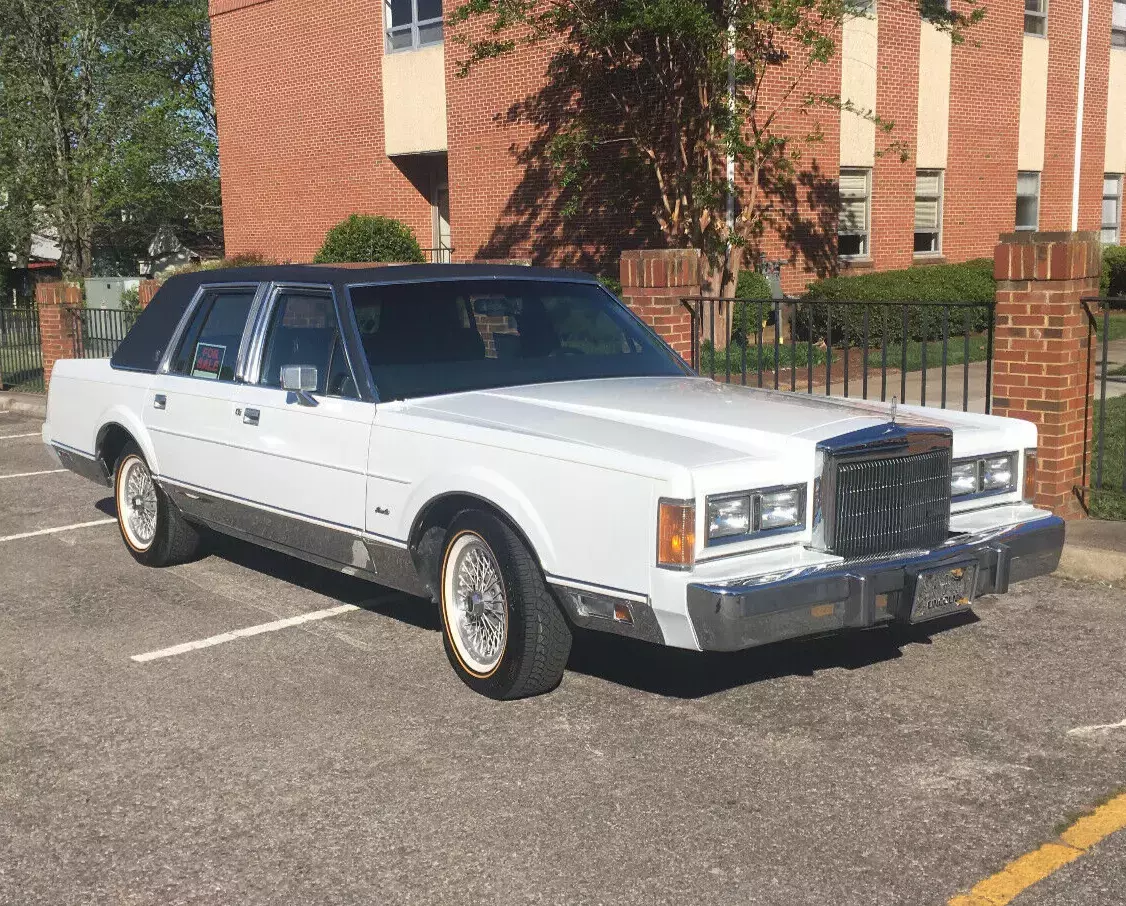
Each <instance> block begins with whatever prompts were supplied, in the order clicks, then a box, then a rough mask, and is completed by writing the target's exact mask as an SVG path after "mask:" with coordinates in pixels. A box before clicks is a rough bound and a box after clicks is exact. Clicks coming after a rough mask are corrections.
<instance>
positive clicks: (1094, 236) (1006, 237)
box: [999, 230, 1101, 245]
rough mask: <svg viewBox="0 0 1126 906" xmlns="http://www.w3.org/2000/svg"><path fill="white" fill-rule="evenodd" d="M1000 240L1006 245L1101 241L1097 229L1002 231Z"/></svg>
mask: <svg viewBox="0 0 1126 906" xmlns="http://www.w3.org/2000/svg"><path fill="white" fill-rule="evenodd" d="M999 241H1000V242H1001V243H1002V244H1005V245H1011V244H1018V245H1035V244H1037V243H1042V242H1100V239H1099V234H1098V231H1096V230H1080V231H1079V232H1077V233H1071V232H1066V231H1056V232H1044V233H1041V232H1037V231H1036V230H1019V231H1017V232H1013V233H1002V234H1001V237H1000V240H999ZM1100 244H1101V243H1100Z"/></svg>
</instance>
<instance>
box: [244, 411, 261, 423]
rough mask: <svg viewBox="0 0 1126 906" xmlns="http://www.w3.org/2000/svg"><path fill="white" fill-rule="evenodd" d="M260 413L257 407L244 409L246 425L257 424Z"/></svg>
mask: <svg viewBox="0 0 1126 906" xmlns="http://www.w3.org/2000/svg"><path fill="white" fill-rule="evenodd" d="M260 414H261V413H260V412H259V411H258V410H257V409H244V410H243V411H242V423H243V424H244V425H257V424H258V416H259V415H260Z"/></svg>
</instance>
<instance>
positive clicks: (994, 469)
mask: <svg viewBox="0 0 1126 906" xmlns="http://www.w3.org/2000/svg"><path fill="white" fill-rule="evenodd" d="M1016 486H1017V462H1016V454H1015V453H1006V454H1005V455H1004V456H990V457H989V458H987V459H984V460H982V463H981V489H982V490H983V491H1012V490H1014V489H1015V488H1016Z"/></svg>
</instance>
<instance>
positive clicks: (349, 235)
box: [313, 214, 425, 264]
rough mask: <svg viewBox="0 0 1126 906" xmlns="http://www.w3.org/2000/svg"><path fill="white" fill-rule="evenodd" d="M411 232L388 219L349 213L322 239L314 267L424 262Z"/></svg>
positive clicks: (420, 250)
mask: <svg viewBox="0 0 1126 906" xmlns="http://www.w3.org/2000/svg"><path fill="white" fill-rule="evenodd" d="M424 260H425V259H424V258H423V257H422V248H421V246H419V244H418V240H417V239H415V236H414V231H413V230H411V228H410V227H409V226H407V225H406V224H405V223H403V222H402V221H399V220H394V219H392V218H390V217H372V216H368V215H362V214H353V215H352V216H351V217H349V218H348V219H347V220H344V221H341V222H340V223H338V224H337V225H336V226H334V227H333V228H332V229H331V230H329V231H328V235H327V236H325V241H324V245H322V246H321V250H320V251H319V252H317V254H316V256H315V257H314V258H313V262H314V263H316V264H338V263H341V262H366V261H424Z"/></svg>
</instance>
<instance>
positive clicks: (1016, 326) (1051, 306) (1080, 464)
mask: <svg viewBox="0 0 1126 906" xmlns="http://www.w3.org/2000/svg"><path fill="white" fill-rule="evenodd" d="M1100 262H1101V247H1100V245H1099V242H1098V234H1097V233H1093V232H1092V233H1014V234H1009V235H1007V236H1003V237H1002V241H1001V244H999V245H998V246H997V248H996V252H995V257H994V276H995V277H996V278H997V280H998V284H997V329H996V334H995V340H994V350H995V356H994V368H993V412H994V414H996V415H1002V416H1009V417H1012V418H1021V419H1025V420H1027V421H1031V422H1034V423H1035V424H1036V426H1037V429H1038V431H1039V441H1038V450H1039V457H1038V458H1039V466H1038V468H1037V479H1036V502H1037V503H1038V504H1039V505H1041V506H1046V507H1050V508H1051V509H1052V510H1053V511H1054V512H1055V513H1056V514H1057V515H1059V516H1062V517H1064V518H1067V519H1074V518H1081V517H1082V516H1083V515H1084V511H1083V507H1082V506H1081V505H1080V503H1079V500H1078V499H1077V498H1076V496H1075V494H1074V492H1073V489H1074V487H1075V486H1076V485H1080V484H1083V483H1084V482H1083V476H1084V474H1085V473H1084V465H1085V464H1084V451H1085V450H1086V449H1089V448H1090V445H1089V443H1087V442H1086V441H1085V439H1086V440H1089V426H1088V424H1087V397H1088V392H1089V389H1090V387H1091V380H1092V378H1093V368H1094V359H1093V357H1091V356H1089V355H1088V351H1087V330H1088V328H1087V317H1086V314H1085V313H1084V311H1083V308H1082V306H1081V305H1080V302H1079V300H1080V299H1081V298H1082V297H1083V296H1086V295H1095V294H1096V293H1097V291H1098V285H1099V271H1100Z"/></svg>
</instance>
